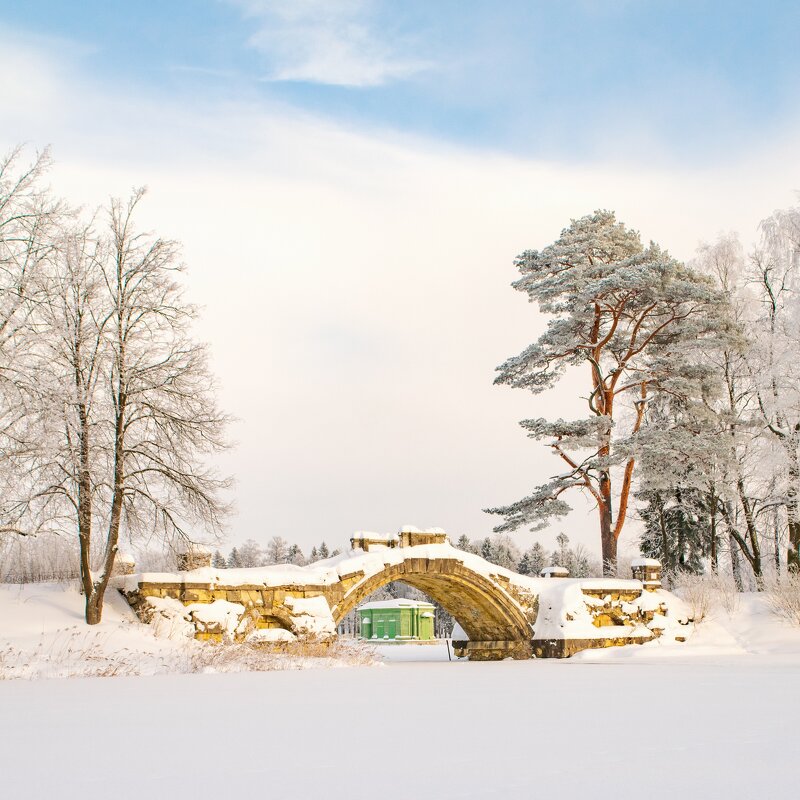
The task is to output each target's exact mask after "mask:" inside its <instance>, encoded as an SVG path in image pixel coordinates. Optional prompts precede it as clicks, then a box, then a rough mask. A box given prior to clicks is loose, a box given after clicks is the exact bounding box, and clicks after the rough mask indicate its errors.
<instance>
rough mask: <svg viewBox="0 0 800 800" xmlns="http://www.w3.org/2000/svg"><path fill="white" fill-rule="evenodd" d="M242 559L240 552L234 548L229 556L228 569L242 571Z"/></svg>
mask: <svg viewBox="0 0 800 800" xmlns="http://www.w3.org/2000/svg"><path fill="white" fill-rule="evenodd" d="M242 566H243V565H242V559H241V556H240V555H239V550H238V549H237V548H236V547H234V548H233V549H232V550H231V552H230V554H229V555H228V568H229V569H241V567H242Z"/></svg>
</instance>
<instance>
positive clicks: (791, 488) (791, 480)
mask: <svg viewBox="0 0 800 800" xmlns="http://www.w3.org/2000/svg"><path fill="white" fill-rule="evenodd" d="M794 439H795V437H792V439H791V441H790V445H791V447H790V448H788V450H787V452H788V455H789V469H788V475H787V486H786V496H787V503H786V514H787V517H788V520H789V546H788V548H787V552H786V568H787V569H788V571H789V572H800V499H799V498H798V485H799V484H800V463H798V458H797V447H796V443H795V441H794Z"/></svg>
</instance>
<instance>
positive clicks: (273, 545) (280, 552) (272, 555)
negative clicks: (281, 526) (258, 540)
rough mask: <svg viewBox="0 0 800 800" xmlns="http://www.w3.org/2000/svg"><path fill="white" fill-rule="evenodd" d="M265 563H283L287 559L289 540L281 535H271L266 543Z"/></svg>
mask: <svg viewBox="0 0 800 800" xmlns="http://www.w3.org/2000/svg"><path fill="white" fill-rule="evenodd" d="M266 556H267V564H285V563H286V562H287V561H288V560H289V542H287V541H286V539H284V538H283V536H273V537H272V538H271V539H270V540H269V542H268V543H267V553H266Z"/></svg>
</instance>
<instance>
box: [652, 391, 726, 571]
mask: <svg viewBox="0 0 800 800" xmlns="http://www.w3.org/2000/svg"><path fill="white" fill-rule="evenodd" d="M715 388H717V389H719V388H721V387H715ZM722 397H724V395H723V394H722V393H721V392H715V393H714V394H713V395H712V394H708V395H706V396H705V397H703V398H686V397H671V396H669V395H662V396H661V397H659V398H657V399H656V400H654V402H652V403H651V406H650V408H649V410H648V414H647V420H646V422H645V427H644V430H645V431H646V433H647V435H646V436H645V437H644V438H643V440H642V443H641V446H640V448H639V490H638V492H637V493H636V498H637V500H638V501H639V507H638V510H639V516H640V518H641V519H642V521H643V522H644V526H645V527H644V531H643V532H642V534H641V536H640V547H641V550H642V553H643V554H644V555H646V556H649V557H652V558H658V559H659V560H660V561H661V562H662V564H663V566H664V567H665V569H667V570H669V571H672V572H674V571H675V570H682V571H689V572H702V571H703V562H702V559H703V558H704V557H706V556H709V557H710V559H711V565H712V569H713V570H714V571H716V568H717V560H718V556H717V552H718V539H719V536H718V532H717V527H718V526H717V522H718V518H719V507H718V502H719V498H720V496H721V495H722V494H724V489H723V487H721V486H720V485H719V481H720V476H721V475H722V474H726V473H727V472H729V468H728V466H727V456H728V450H729V424H728V423H727V416H726V415H725V413H724V408H723V407H721V406H720V402H719V401H720V398H722ZM712 404H713V406H714V407H711V405H712Z"/></svg>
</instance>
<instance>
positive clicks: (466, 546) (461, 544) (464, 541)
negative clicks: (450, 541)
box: [456, 533, 475, 553]
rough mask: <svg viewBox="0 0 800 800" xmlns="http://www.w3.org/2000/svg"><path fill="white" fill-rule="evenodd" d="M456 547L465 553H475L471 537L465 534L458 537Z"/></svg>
mask: <svg viewBox="0 0 800 800" xmlns="http://www.w3.org/2000/svg"><path fill="white" fill-rule="evenodd" d="M456 547H457V548H458V549H459V550H463V551H464V552H465V553H474V552H475V550H474V548H473V545H472V542H470V540H469V536H467V535H466V534H465V533H462V534H461V536H459V537H458V541H457V542H456Z"/></svg>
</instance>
